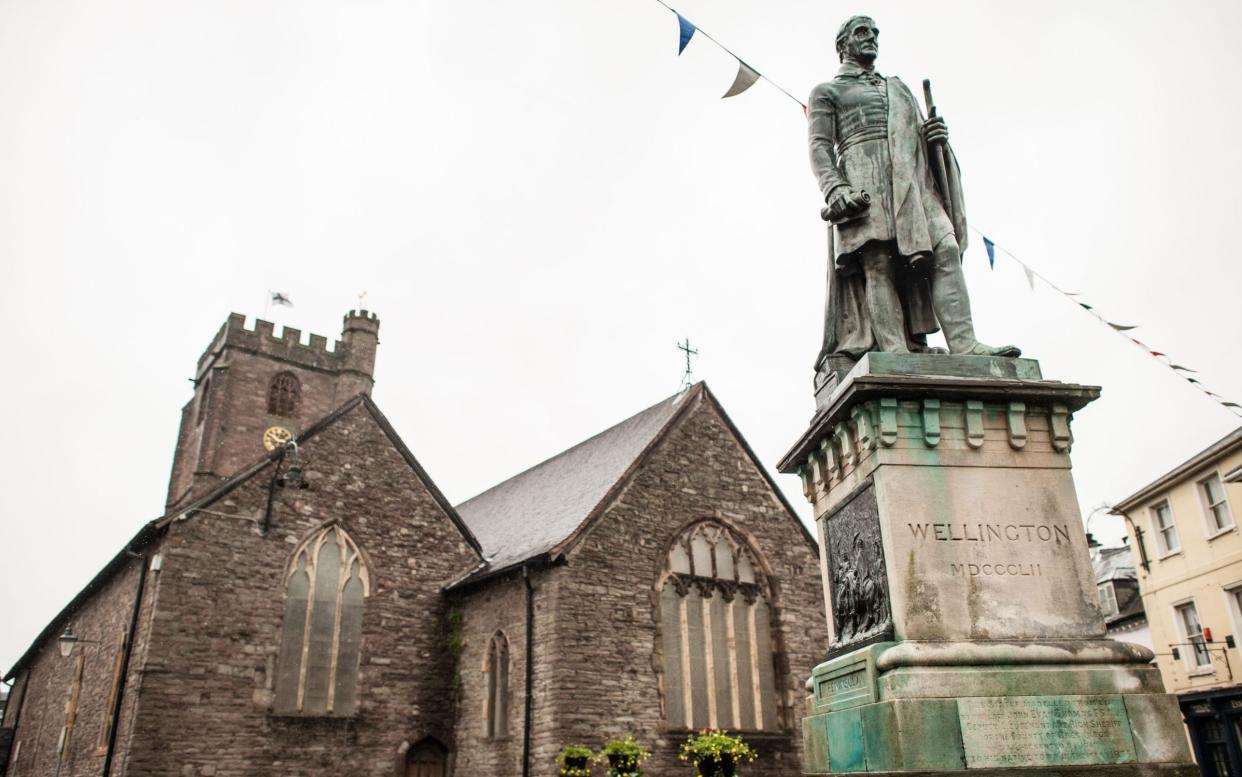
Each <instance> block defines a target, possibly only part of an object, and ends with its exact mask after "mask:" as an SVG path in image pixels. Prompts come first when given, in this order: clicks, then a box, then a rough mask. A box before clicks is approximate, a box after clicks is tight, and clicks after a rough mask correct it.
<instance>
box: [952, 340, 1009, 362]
mask: <svg viewBox="0 0 1242 777" xmlns="http://www.w3.org/2000/svg"><path fill="white" fill-rule="evenodd" d="M966 353H967V354H969V355H971V356H1007V357H1010V358H1016V357H1018V356H1021V355H1022V349H1021V348H1019V347H1018V346H1016V345H984V344H983V343H981V342H979V341H977V340H976V341H975V344H974V347H972V348H971V349H970V350H969V351H967V352H966Z"/></svg>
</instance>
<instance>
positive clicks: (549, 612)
mask: <svg viewBox="0 0 1242 777" xmlns="http://www.w3.org/2000/svg"><path fill="white" fill-rule="evenodd" d="M563 571H564V570H563V568H553V569H548V568H546V567H535V568H533V569H532V570H531V573H530V581H531V586H532V587H533V588H534V605H535V624H534V625H535V630H534V640H535V650H534V661H535V671H534V673H533V675H534V693H533V694H532V727H531V733H532V738H531V765H532V773H533V774H544V773H549V772H548V770H549V768H550V765H551V764H552V761H553V759H554V758H555V756H556V753H557V751H558V750H559V749H560V745H559V744H558V740H557V738H556V736H555V733H554V721H555V720H556V718H557V716H558V712H559V711H558V710H556V709H554V708H552V707H551V706H550V705H549V704H548V702H547V699H548V698H549V695H550V694H551V693H552V691H553V689H554V688H555V687H556V685H557V684H558V683H559V682H560V680H561V677H562V672H561V668H560V664H561V660H562V654H561V652H560V651H559V650H558V649H557V646H556V643H555V642H554V641H553V640H554V635H555V633H556V631H555V628H554V622H555V620H556V614H555V610H554V605H553V602H554V600H555V593H556V590H557V588H558V586H559V583H560V582H561V580H562V573H563ZM452 598H453V604H451V605H450V606H452V607H456V608H458V609H460V611H461V612H462V636H463V646H462V652H461V655H460V658H459V661H458V681H459V694H458V699H459V704H458V716H457V750H458V755H457V759H456V770H455V773H456V774H460V775H469V774H488V775H502V774H503V775H518V774H521V773H522V726H523V722H524V720H525V710H524V705H525V699H526V584H525V581H524V580H523V579H522V575H521V570H520V569H518V570H514V571H512V572H510V573H508V574H505V575H502V576H500V577H497V578H493V579H491V580H489V581H487V582H485V583H482V584H480V585H479V586H478V587H475V588H472V589H468V590H466V591H463V592H461V593H457V594H454V595H453V597H452ZM497 632H502V633H503V634H504V635H505V637H506V638H507V639H508V641H509V714H508V722H509V726H508V728H509V733H508V736H507V737H503V738H496V739H493V738H489V737H488V736H487V735H486V729H485V722H486V707H485V700H486V698H487V692H488V688H487V677H486V675H485V674H484V663H485V659H486V657H487V651H488V648H489V646H490V643H491V639H492V637H493V635H495V634H496V633H497Z"/></svg>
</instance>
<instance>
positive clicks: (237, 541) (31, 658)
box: [0, 311, 827, 777]
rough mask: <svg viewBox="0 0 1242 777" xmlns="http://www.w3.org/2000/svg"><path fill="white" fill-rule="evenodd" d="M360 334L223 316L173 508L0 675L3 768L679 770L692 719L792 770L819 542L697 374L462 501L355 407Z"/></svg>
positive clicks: (360, 392) (348, 322)
mask: <svg viewBox="0 0 1242 777" xmlns="http://www.w3.org/2000/svg"><path fill="white" fill-rule="evenodd" d="M378 332H379V321H378V319H377V318H376V317H375V315H374V314H371V313H368V312H367V311H355V312H351V313H350V314H348V315H347V316H345V320H344V328H343V333H342V335H341V339H340V340H339V341H337V342H336V343H335V344H334V347H329V344H328V341H327V340H326V338H324V337H320V336H318V335H310V336H309V338H308V339H307V340H306V342H303V338H302V336H301V333H300V332H298V331H296V330H294V329H291V328H285V329H284V330H283V332H282V333H281V335H280V336H279V337H277V336H276V334H275V332H274V328H273V326H272V324H270V323H268V322H265V321H258V322H257V323H256V324H255V327H254V329H248V328H246V326H245V321H244V318H243V317H242V316H240V315H236V314H234V315H232V316H230V317H229V319H228V321H227V322H226V323H225V324H224V326H223V327H222V328H221V329H220V331H219V333H218V334H217V335H216V337H215V338H214V339H213V340H212V342H211V344H210V345H209V346H208V348H207V350H206V351H205V352H204V353H203V355H202V357H200V359H199V361H198V368H197V372H196V378H195V391H194V396H193V397H192V398H191V399H190V401H189V402H188V403H187V404H186V406H185V407H184V409H183V410H182V418H181V428H180V434H179V436H178V439H177V448H176V453H175V457H174V461H173V467H172V475H171V478H170V485H169V492H168V499H167V511H166V512H165V514H164V515H162V516H160V517H159V518H156V519H155V520H152V521H150V522H149V523H146V524H145V525H142V526H141V528H139V529H138V531H137V533H136V534H134V536H133V537H132V538H131V539H130V540H129V541H128V542H126V543H125V544H124V546H123V547H121V548H120V549H119V551H118V552H117V553H116V555H115V556H114V557H113V559H112V560H111V561H110V562H109V563H108V564H107V565H106V566H105V567H104V568H103V569H102V570H100V571H99V573H98V574H97V575H96V576H95V577H94V579H92V580H91V582H90V583H89V584H88V585H87V586H86V588H85V589H83V590H82V591H81V592H80V593H79V594H78V595H77V596H76V597H75V598H74V599H73V600H72V601H71V602H69V603H68V604H67V605H66V607H65V608H64V609H63V610H62V611H61V613H60V614H59V615H57V616H56V618H55V619H53V620H52V621H51V622H50V623H49V624H48V625H47V627H46V628H45V629H44V630H43V631H42V633H40V634H38V635H37V636H35V638H34V641H33V643H32V644H31V646H30V648H29V649H28V650H27V651H26V653H25V654H24V655H23V656H22V657H21V658H20V659H19V660H18V662H17V663H16V664H15V665H14V666H13V667H12V668H10V669H9V670H8V671H7V672H6V676H5V679H6V681H8V682H11V683H12V691H11V695H10V699H9V703H8V705H7V707H6V708H5V710H4V714H3V720H2V725H0V773H3V774H4V775H6V776H7V777H34V776H38V777H47V776H48V775H56V776H57V777H76V776H77V775H105V776H107V775H179V776H181V777H195V776H197V775H203V776H204V777H206V776H208V775H217V776H218V777H234V776H248V775H254V776H255V777H258V776H259V775H263V776H264V777H270V775H282V776H288V777H294V776H301V775H334V776H335V775H359V776H362V775H367V776H374V777H380V776H381V775H383V776H384V777H391V776H392V775H397V776H399V777H409V776H416V777H447V776H448V775H461V776H462V777H464V776H465V775H522V776H523V777H529V776H530V775H538V776H539V777H551V775H555V774H556V767H555V764H554V758H555V756H556V753H557V752H558V751H559V749H560V748H561V747H562V746H564V745H567V744H571V743H584V744H587V745H590V746H594V747H598V746H599V744H600V743H601V741H602V740H603V739H605V738H612V737H623V736H625V735H628V734H632V735H634V736H636V737H637V738H638V739H639V741H640V742H642V743H643V744H645V745H646V746H647V747H648V748H649V749H650V750H651V751H652V753H653V755H652V758H651V760H650V761H649V762H648V763H647V765H646V768H647V773H648V774H650V775H657V776H658V775H677V774H685V775H689V774H690V772H691V769H690V768H689V767H687V766H685V765H684V764H682V763H680V762H679V761H678V760H677V757H676V755H677V748H678V746H679V744H680V743H681V742H682V741H684V740H685V738H686V736H687V734H688V733H689V732H691V731H693V730H696V729H701V728H705V727H713V728H722V729H728V730H730V731H740V732H742V733H743V734H744V736H745V737H746V739H747V740H748V742H750V743H751V744H752V745H753V746H754V747H755V749H756V750H757V751H758V753H759V761H757V762H756V763H755V764H754V765H753V766H752V767H751V768H750V769H748V771H747V773H748V774H754V775H781V776H786V775H787V776H789V777H792V775H797V774H800V773H801V763H802V759H801V735H800V719H801V713H802V709H803V706H804V701H803V699H804V690H803V685H804V683H805V681H806V679H807V678H808V677H809V676H810V672H811V669H812V667H813V665H814V664H815V663H816V661H817V659H818V658H820V657H821V651H822V647H823V645H825V644H826V642H827V634H826V627H825V618H824V612H823V605H822V593H821V590H820V584H819V576H818V573H817V563H818V562H817V548H816V546H815V543H814V541H813V539H812V538H811V536H810V534H809V533H808V532H807V530H806V529H805V528H804V527H803V525H802V524H801V522H800V521H799V520H798V519H797V517H796V516H795V515H794V512H793V510H792V509H791V508H790V506H789V504H788V503H787V502H786V501H785V499H784V498H783V497H782V495H781V493H780V491H779V490H778V489H777V488H776V486H775V485H774V483H773V482H772V481H771V480H770V479H769V477H768V475H767V473H766V471H765V469H764V468H763V466H762V465H761V464H760V463H759V461H758V460H757V459H756V457H755V454H754V452H753V451H752V450H751V449H750V448H749V446H748V445H747V444H746V441H745V440H744V439H743V438H742V436H741V434H740V433H739V432H738V430H737V428H736V427H735V426H734V425H733V423H732V422H731V421H730V420H729V417H728V415H727V414H726V413H725V411H724V409H723V408H722V407H721V406H720V403H719V402H718V401H717V400H716V398H715V397H714V396H713V395H712V393H711V391H709V390H708V388H707V386H706V385H704V384H702V383H700V384H697V385H695V386H693V387H692V388H690V389H688V390H686V391H683V392H681V393H679V394H676V395H674V396H671V397H668V398H666V399H663V400H661V401H659V402H657V403H656V404H654V405H652V406H651V407H649V408H647V409H646V410H643V411H642V412H640V413H638V414H637V415H634V416H632V417H630V418H628V419H625V420H623V421H621V422H620V423H618V424H617V425H615V426H613V427H612V428H610V429H607V430H605V431H603V432H600V433H599V434H597V435H596V436H594V437H592V438H590V439H588V440H586V441H584V442H582V443H580V444H578V445H576V446H574V447H572V448H570V449H569V450H566V451H564V452H563V453H561V454H559V455H557V456H555V457H553V458H551V459H548V460H547V461H545V462H543V463H541V464H538V465H536V466H534V467H532V468H531V469H528V470H526V471H525V472H522V473H520V474H518V475H516V476H514V477H512V478H510V479H509V480H506V481H505V482H503V483H500V484H498V485H496V486H495V487H493V488H491V489H489V490H488V491H485V492H483V493H482V494H479V495H478V496H476V497H474V498H472V499H470V500H467V501H466V502H464V503H462V504H460V505H457V506H454V505H452V504H451V503H450V502H449V501H448V500H447V499H446V498H445V497H444V495H443V494H442V493H441V492H440V490H439V489H438V488H437V487H436V485H435V482H434V481H433V480H432V478H431V476H430V475H429V474H428V473H427V471H426V470H424V469H423V467H422V466H421V465H420V464H419V462H418V460H417V459H416V458H415V456H414V454H413V452H411V450H410V449H409V448H408V447H407V446H406V444H405V443H404V442H402V440H401V437H400V436H399V435H398V434H397V432H396V430H394V429H393V427H392V426H391V425H390V424H389V422H388V421H387V420H386V419H385V417H384V414H383V413H382V412H381V411H380V409H379V408H378V407H377V406H376V404H375V403H374V402H373V401H372V399H371V396H370V395H371V388H372V384H373V379H372V375H373V367H374V363H375V355H376V346H377V343H378ZM597 771H598V772H599V773H601V774H602V772H603V769H602V768H597Z"/></svg>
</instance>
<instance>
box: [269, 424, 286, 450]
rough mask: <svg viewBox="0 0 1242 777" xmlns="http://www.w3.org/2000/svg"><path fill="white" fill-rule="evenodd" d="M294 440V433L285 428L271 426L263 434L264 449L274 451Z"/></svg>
mask: <svg viewBox="0 0 1242 777" xmlns="http://www.w3.org/2000/svg"><path fill="white" fill-rule="evenodd" d="M292 439H293V432H291V431H289V430H288V429H286V428H285V427H283V426H269V427H268V428H267V431H265V432H263V447H264V448H267V449H268V450H269V451H274V450H276V449H277V448H279V447H280V446H282V445H284V444H285V443H287V442H289V441H290V440H292Z"/></svg>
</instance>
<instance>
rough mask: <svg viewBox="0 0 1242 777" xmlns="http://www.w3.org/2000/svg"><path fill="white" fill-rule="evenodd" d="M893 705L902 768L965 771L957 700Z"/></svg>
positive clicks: (908, 701)
mask: <svg viewBox="0 0 1242 777" xmlns="http://www.w3.org/2000/svg"><path fill="white" fill-rule="evenodd" d="M889 704H891V705H892V708H893V712H894V719H895V720H896V721H897V731H896V732H895V734H894V736H895V737H897V738H899V739H900V742H901V756H902V767H903V768H904V769H906V770H917V769H964V768H966V756H965V752H964V750H963V748H962V732H961V728H960V726H959V722H958V718H957V701H956V700H955V699H902V700H900V701H894V702H889Z"/></svg>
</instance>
